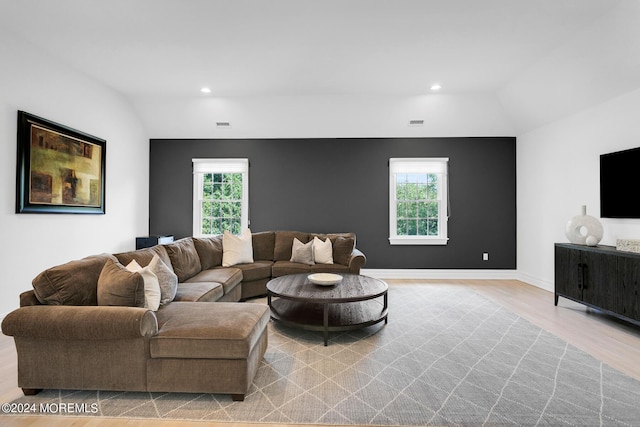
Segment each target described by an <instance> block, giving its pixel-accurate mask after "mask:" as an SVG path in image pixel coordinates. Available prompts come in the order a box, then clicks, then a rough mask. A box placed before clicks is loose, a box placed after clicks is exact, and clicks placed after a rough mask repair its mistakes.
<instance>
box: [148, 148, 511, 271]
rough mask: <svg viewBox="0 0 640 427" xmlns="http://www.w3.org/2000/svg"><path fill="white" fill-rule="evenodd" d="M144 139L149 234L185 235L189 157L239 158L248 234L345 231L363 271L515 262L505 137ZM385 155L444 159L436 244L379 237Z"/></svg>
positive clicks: (384, 222) (384, 211) (383, 223)
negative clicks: (243, 165) (244, 166)
mask: <svg viewBox="0 0 640 427" xmlns="http://www.w3.org/2000/svg"><path fill="white" fill-rule="evenodd" d="M150 146H151V148H150V149H151V153H150V199H149V212H150V218H149V232H150V234H173V235H174V236H175V237H176V238H180V237H185V236H190V235H191V234H192V194H193V189H192V186H193V183H192V181H193V179H192V162H191V159H193V158H248V159H249V162H250V166H249V219H250V222H251V225H250V227H251V230H252V231H265V230H300V231H310V232H346V231H353V232H355V233H356V235H357V239H358V241H357V246H358V248H359V249H361V250H362V251H363V252H364V253H365V255H366V256H367V265H366V268H376V269H387V268H404V269H411V268H417V269H420V268H429V269H434V268H436V269H515V268H516V139H515V138H513V137H486V138H345V139H250V140H236V139H233V140H220V139H212V140H189V139H184V140H169V139H152V140H151V144H150ZM392 157H449V192H450V207H451V209H450V210H451V217H450V219H449V225H448V227H449V238H450V239H449V243H448V244H447V245H446V246H395V245H394V246H391V245H390V244H389V240H388V237H389V235H388V234H389V169H388V162H389V158H392ZM483 252H488V253H489V260H488V261H483V260H482V253H483Z"/></svg>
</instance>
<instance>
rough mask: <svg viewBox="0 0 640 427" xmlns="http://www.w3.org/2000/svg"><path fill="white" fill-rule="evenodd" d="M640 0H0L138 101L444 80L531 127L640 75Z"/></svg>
mask: <svg viewBox="0 0 640 427" xmlns="http://www.w3.org/2000/svg"><path fill="white" fill-rule="evenodd" d="M638 3H640V2H637V1H635V0H482V1H478V0H398V1H389V0H323V1H319V0H317V1H312V0H227V1H221V0H109V1H101V0H52V1H40V0H20V1H14V0H0V24H1V25H2V27H3V28H4V29H5V30H8V31H10V32H12V33H15V34H16V35H17V36H19V37H21V38H23V39H25V40H27V41H28V42H30V43H32V44H33V45H35V46H37V47H38V48H40V49H42V50H44V51H46V52H49V53H50V54H52V55H54V56H55V57H57V58H60V59H61V60H62V61H63V62H66V63H67V64H69V65H70V66H72V67H74V68H76V69H78V70H81V71H82V72H84V73H86V74H88V75H90V76H92V77H93V78H95V79H96V80H99V81H101V82H103V83H105V84H106V85H108V86H110V87H112V88H113V89H114V90H116V91H118V92H120V93H122V94H123V95H124V96H126V97H128V98H130V99H131V100H132V101H133V102H135V100H136V99H137V98H142V97H146V96H154V97H156V98H166V99H172V98H173V99H178V98H180V97H191V96H199V95H200V93H199V91H200V88H201V87H204V86H206V87H209V88H210V89H211V92H212V93H211V94H212V96H219V97H268V96H318V95H319V96H324V95H345V96H363V95H365V96H368V95H376V96H378V95H379V96H414V95H420V94H426V93H429V90H430V89H429V88H430V87H431V85H432V84H435V83H439V84H440V85H442V89H441V92H442V93H447V94H451V95H460V94H462V95H466V94H489V95H491V96H496V97H498V98H499V99H500V100H501V102H502V103H503V106H504V108H505V109H506V110H509V111H512V112H513V114H514V120H515V121H516V122H518V121H520V122H521V123H519V125H520V126H521V127H523V128H527V127H531V126H532V125H535V124H537V123H538V124H539V123H540V122H545V121H548V120H550V119H553V118H554V117H552V116H553V115H554V116H561V115H563V114H564V115H566V114H569V113H571V112H573V111H575V110H579V109H583V108H586V107H588V105H589V104H593V103H597V102H602V101H604V100H606V99H608V98H611V97H614V96H617V95H619V94H622V93H625V92H629V91H631V90H634V89H636V88H639V87H640V59H639V58H640V30H638V29H637V28H639V27H640V25H638V18H640V8H639V6H638ZM585 88H587V91H586V92H585ZM549 98H555V100H554V101H553V102H548V101H546V102H547V103H548V104H549V107H546V108H545V107H544V102H545V101H544V99H547V100H548V99H549ZM550 109H551V110H552V111H549V110H550ZM550 113H552V116H551V117H550V116H549V114H550Z"/></svg>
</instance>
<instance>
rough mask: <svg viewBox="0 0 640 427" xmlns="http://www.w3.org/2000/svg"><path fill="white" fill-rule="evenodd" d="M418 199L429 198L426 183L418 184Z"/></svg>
mask: <svg viewBox="0 0 640 427" xmlns="http://www.w3.org/2000/svg"><path fill="white" fill-rule="evenodd" d="M416 199H418V200H427V185H426V184H418V192H417V195H416Z"/></svg>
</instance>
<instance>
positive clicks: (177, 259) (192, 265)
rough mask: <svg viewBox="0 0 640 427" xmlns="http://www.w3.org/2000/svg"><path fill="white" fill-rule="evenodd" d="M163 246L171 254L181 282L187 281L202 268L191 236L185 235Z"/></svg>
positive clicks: (170, 257)
mask: <svg viewBox="0 0 640 427" xmlns="http://www.w3.org/2000/svg"><path fill="white" fill-rule="evenodd" d="M163 246H164V248H165V250H166V251H167V255H169V259H170V260H171V265H172V267H173V271H174V272H175V273H176V276H178V281H179V282H181V283H182V282H184V281H186V280H187V279H189V278H191V277H193V276H195V275H196V274H197V273H199V272H200V270H202V268H201V266H200V257H199V256H198V251H196V247H195V245H194V244H193V239H192V238H191V237H185V238H183V239H180V240H176V241H175V242H173V243H169V244H166V245H163Z"/></svg>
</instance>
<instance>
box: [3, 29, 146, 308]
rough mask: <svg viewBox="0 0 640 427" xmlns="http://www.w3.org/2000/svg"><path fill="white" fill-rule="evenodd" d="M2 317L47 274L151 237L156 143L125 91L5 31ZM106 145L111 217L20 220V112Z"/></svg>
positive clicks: (27, 217) (32, 217)
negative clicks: (153, 148) (153, 145)
mask: <svg viewBox="0 0 640 427" xmlns="http://www.w3.org/2000/svg"><path fill="white" fill-rule="evenodd" d="M0 58H2V66H1V67H0V182H2V185H1V186H0V236H2V249H1V252H2V253H1V256H0V271H2V278H1V282H2V284H1V286H0V317H3V316H4V315H6V314H7V313H8V312H9V311H11V310H13V309H14V308H16V307H17V306H18V296H19V294H20V292H22V291H25V290H28V289H31V280H32V279H33V277H35V275H36V274H38V273H39V272H40V271H42V270H43V269H45V268H47V267H50V266H53V265H56V264H59V263H62V262H66V261H69V260H71V259H74V258H80V257H84V256H87V255H90V254H95V253H101V252H116V251H122V250H130V249H133V248H134V246H135V236H136V235H144V234H146V233H147V232H148V216H149V214H148V210H149V208H148V193H149V190H148V188H149V185H148V180H149V166H148V163H149V160H148V158H149V155H148V153H149V142H148V136H147V134H146V131H145V130H144V128H143V127H142V125H141V123H140V121H139V119H138V118H137V117H136V115H135V112H134V110H133V109H132V108H131V106H130V105H129V104H128V103H127V102H126V101H125V99H124V98H123V97H122V96H121V95H120V94H118V93H116V92H114V91H113V90H111V89H109V88H108V87H106V86H104V85H102V84H100V83H97V82H96V81H94V80H92V79H90V78H88V77H87V76H85V75H83V74H80V73H78V72H76V71H74V70H72V69H71V68H69V67H67V66H65V65H64V64H62V63H60V62H58V61H57V60H56V59H55V58H52V57H49V56H47V55H46V54H44V53H42V52H40V51H38V50H37V49H36V48H34V47H33V46H31V45H29V44H27V43H26V42H24V41H22V40H20V39H17V38H15V37H14V36H13V35H11V34H9V33H6V32H4V31H3V30H1V29H0ZM18 110H23V111H27V112H29V113H32V114H35V115H37V116H40V117H44V118H46V119H49V120H52V121H54V122H58V123H61V124H64V125H66V126H69V127H72V128H75V129H78V130H81V131H83V132H86V133H89V134H92V135H95V136H98V137H100V138H103V139H105V140H106V141H107V145H106V153H107V158H106V166H107V170H106V178H107V182H106V212H107V213H106V214H105V215H69V214H64V215H51V214H16V213H15V185H16V145H17V144H16V132H17V129H16V127H17V124H16V123H17V111H18Z"/></svg>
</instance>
